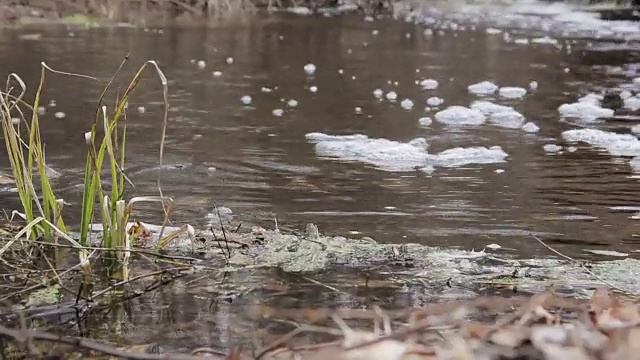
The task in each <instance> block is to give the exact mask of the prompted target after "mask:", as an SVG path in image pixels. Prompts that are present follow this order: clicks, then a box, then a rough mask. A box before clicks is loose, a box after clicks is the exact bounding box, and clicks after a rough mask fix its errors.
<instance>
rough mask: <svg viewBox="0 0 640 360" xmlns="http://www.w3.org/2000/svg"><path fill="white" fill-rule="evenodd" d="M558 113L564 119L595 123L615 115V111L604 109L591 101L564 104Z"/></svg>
mask: <svg viewBox="0 0 640 360" xmlns="http://www.w3.org/2000/svg"><path fill="white" fill-rule="evenodd" d="M558 112H559V113H560V116H562V117H564V118H577V119H580V120H584V121H594V120H596V119H599V118H603V117H611V116H613V114H614V111H613V110H611V109H605V108H602V107H600V105H596V104H594V103H592V102H591V101H583V102H576V103H573V104H562V105H560V107H558Z"/></svg>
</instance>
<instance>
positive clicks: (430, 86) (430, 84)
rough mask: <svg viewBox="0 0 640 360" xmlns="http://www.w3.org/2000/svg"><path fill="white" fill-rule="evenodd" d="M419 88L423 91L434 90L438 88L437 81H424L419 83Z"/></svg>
mask: <svg viewBox="0 0 640 360" xmlns="http://www.w3.org/2000/svg"><path fill="white" fill-rule="evenodd" d="M420 86H422V89H424V90H435V89H437V88H438V81H437V80H434V79H425V80H422V81H421V82H420Z"/></svg>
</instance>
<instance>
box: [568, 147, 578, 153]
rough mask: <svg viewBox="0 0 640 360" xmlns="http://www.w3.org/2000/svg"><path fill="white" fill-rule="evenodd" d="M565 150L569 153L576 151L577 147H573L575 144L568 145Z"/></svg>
mask: <svg viewBox="0 0 640 360" xmlns="http://www.w3.org/2000/svg"><path fill="white" fill-rule="evenodd" d="M567 151H568V152H570V153H572V152H576V151H578V148H577V147H575V146H569V147H568V148H567Z"/></svg>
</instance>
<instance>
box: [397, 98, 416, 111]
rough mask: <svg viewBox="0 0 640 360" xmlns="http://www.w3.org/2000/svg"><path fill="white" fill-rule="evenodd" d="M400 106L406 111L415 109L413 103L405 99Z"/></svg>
mask: <svg viewBox="0 0 640 360" xmlns="http://www.w3.org/2000/svg"><path fill="white" fill-rule="evenodd" d="M400 106H401V107H402V108H403V109H405V110H411V109H413V101H411V99H404V100H402V101H401V102H400Z"/></svg>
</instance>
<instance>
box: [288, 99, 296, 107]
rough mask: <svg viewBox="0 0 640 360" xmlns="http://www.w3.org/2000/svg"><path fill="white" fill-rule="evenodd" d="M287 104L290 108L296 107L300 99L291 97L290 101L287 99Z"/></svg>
mask: <svg viewBox="0 0 640 360" xmlns="http://www.w3.org/2000/svg"><path fill="white" fill-rule="evenodd" d="M287 106H288V107H290V108H294V107H297V106H298V101H297V100H295V99H290V100H289V101H287Z"/></svg>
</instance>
